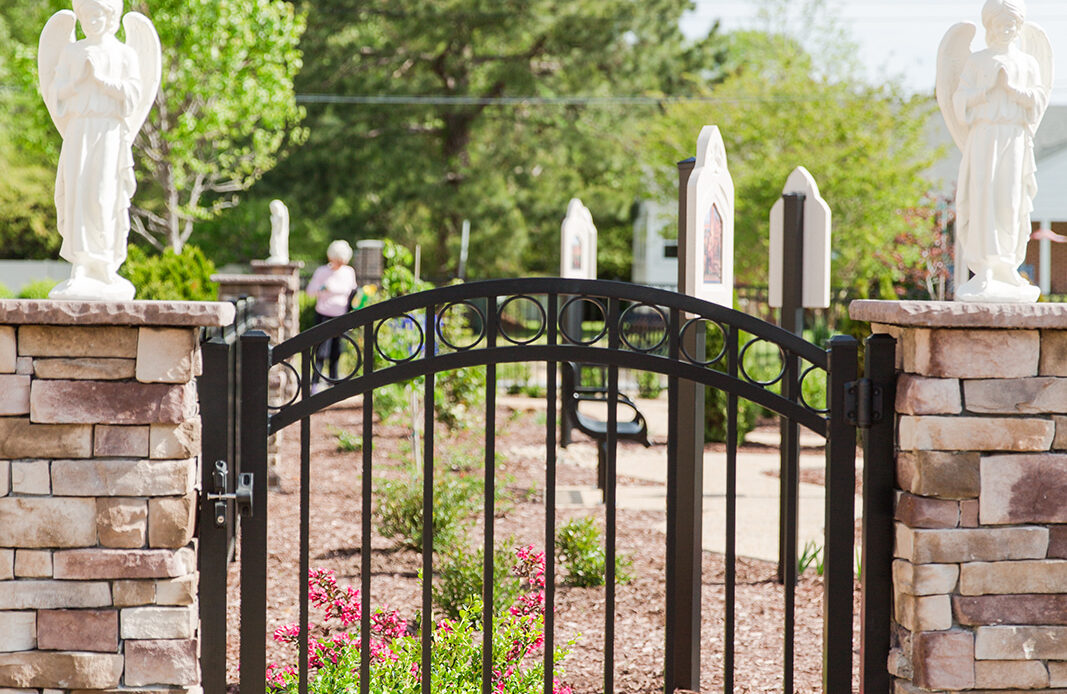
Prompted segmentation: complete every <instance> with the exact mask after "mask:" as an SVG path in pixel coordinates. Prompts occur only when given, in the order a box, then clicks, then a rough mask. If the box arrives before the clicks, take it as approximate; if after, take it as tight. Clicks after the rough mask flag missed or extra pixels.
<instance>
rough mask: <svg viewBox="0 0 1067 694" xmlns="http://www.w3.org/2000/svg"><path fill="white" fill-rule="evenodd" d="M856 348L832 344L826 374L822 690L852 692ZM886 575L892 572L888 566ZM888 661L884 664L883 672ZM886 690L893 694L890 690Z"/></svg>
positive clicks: (841, 339) (846, 341) (848, 341)
mask: <svg viewBox="0 0 1067 694" xmlns="http://www.w3.org/2000/svg"><path fill="white" fill-rule="evenodd" d="M858 357H859V354H858V345H857V343H856V340H855V339H854V338H852V337H850V336H847V335H838V336H836V337H834V338H832V339H831V340H830V351H829V359H828V366H827V370H828V371H829V378H828V381H829V382H828V385H827V394H826V396H827V406H828V407H829V410H830V414H829V421H828V422H827V427H826V516H825V518H826V522H825V524H824V525H825V533H826V543H825V547H824V549H823V557H824V560H825V567H824V571H823V631H824V634H823V674H822V676H823V691H826V692H848V691H852V593H853V581H852V576H853V573H852V571H853V561H854V554H853V547H854V541H855V540H854V538H855V533H856V427H855V426H854V425H853V424H850V423H849V421H848V419H849V417H848V412H847V408H846V406H845V396H846V390H847V388H848V387H849V384H853V383H854V382H855V381H856V374H857V369H858V365H857V359H858ZM886 568H887V570H888V568H889V567H886ZM885 663H886V661H885V660H884V659H883V660H882V667H883V668H884V667H885ZM886 691H889V690H888V689H886Z"/></svg>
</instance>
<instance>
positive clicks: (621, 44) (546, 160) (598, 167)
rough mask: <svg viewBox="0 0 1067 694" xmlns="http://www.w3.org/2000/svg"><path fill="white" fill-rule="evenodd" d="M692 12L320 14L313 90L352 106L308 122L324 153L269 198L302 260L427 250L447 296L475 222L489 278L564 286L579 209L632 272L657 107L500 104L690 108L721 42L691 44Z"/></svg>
mask: <svg viewBox="0 0 1067 694" xmlns="http://www.w3.org/2000/svg"><path fill="white" fill-rule="evenodd" d="M689 4H690V3H689V1H688V0H566V1H565V2H564V1H563V0H494V1H493V2H487V1H486V0H441V1H435V2H432V3H427V2H424V1H422V0H388V1H386V0H329V1H319V0H316V1H315V2H310V1H308V2H305V3H304V4H303V5H302V8H303V9H305V10H306V11H307V13H308V30H307V33H306V35H305V41H304V43H303V45H302V47H303V50H304V54H305V69H304V71H303V72H302V73H301V74H300V76H299V77H298V80H297V88H298V91H299V92H300V93H302V94H308V95H325V96H326V97H328V98H334V99H336V102H334V103H309V104H308V106H307V108H308V119H307V121H306V123H307V125H308V128H309V130H310V137H309V140H308V143H307V145H306V146H305V147H303V148H301V149H300V150H298V151H295V152H294V153H293V154H292V155H291V156H289V157H288V159H287V160H286V161H284V162H282V163H281V164H280V166H279V167H278V168H277V169H276V170H275V171H274V172H272V173H271V174H270V175H269V176H267V177H266V179H265V180H264V182H263V184H262V185H260V186H257V191H256V194H257V196H263V197H273V196H278V197H283V198H284V199H285V200H286V202H287V203H288V204H289V205H290V207H291V209H292V210H293V217H292V218H293V229H294V232H293V236H292V246H293V251H294V254H297V255H303V256H304V257H311V258H315V257H318V256H319V255H320V254H321V250H322V248H323V247H324V246H325V245H326V243H327V242H328V241H329V240H330V239H331V238H337V237H342V238H349V239H351V238H365V237H372V238H373V237H378V238H392V239H395V240H397V241H399V242H402V243H405V244H407V245H409V246H411V245H413V244H414V243H416V242H417V243H421V244H422V247H423V267H424V268H426V271H425V274H426V275H427V276H430V277H435V278H440V277H443V276H446V275H448V274H451V273H453V272H454V271H455V267H456V263H457V258H458V246H459V238H460V229H461V226H462V221H463V220H464V219H470V220H471V224H472V234H471V251H470V271H471V272H470V274H471V275H473V276H491V275H502V274H509V273H516V272H520V271H542V272H552V273H555V272H556V271H557V270H558V252H557V251H556V249H557V248H558V245H559V243H558V234H559V225H560V222H561V221H562V219H563V216H564V213H565V211H566V206H567V202H568V200H569V199H570V198H571V197H574V196H579V197H581V198H582V199H583V201H584V202H585V203H586V204H587V205H588V206H589V207H590V209H591V210H592V211H593V215H594V219H595V221H596V223H597V226H598V227H599V229H600V239H601V246H602V249H603V250H602V252H601V268H602V273H601V274H602V275H605V274H607V275H619V274H622V273H623V272H627V271H628V265H629V260H628V256H629V233H630V223H631V217H630V210H631V205H632V202H633V199H634V197H635V196H636V194H637V193H638V192H639V191H640V189H641V187H642V183H643V181H642V167H641V163H640V157H639V152H638V150H637V149H636V147H635V144H636V143H635V141H634V137H633V133H635V132H637V131H639V128H636V127H635V123H636V122H637V119H638V118H639V117H640V116H642V115H644V116H647V115H648V114H650V113H652V112H654V108H655V106H654V105H653V106H647V105H646V106H633V105H628V104H620V103H614V104H612V105H609V106H603V105H597V106H589V105H586V104H578V103H568V104H560V103H551V104H543V103H529V102H525V103H500V102H499V101H496V100H497V99H500V98H508V97H524V96H534V97H540V98H555V97H560V96H574V95H581V96H591V97H608V96H613V95H635V94H654V95H658V94H673V93H678V92H680V91H683V90H687V89H689V87H690V85H691V84H692V83H693V82H695V81H703V80H706V79H710V78H711V77H712V76H713V74H714V73H713V71H714V68H715V66H716V64H717V61H718V60H719V56H717V55H716V54H715V51H714V49H715V47H716V41H714V40H705V41H702V42H699V43H696V44H692V45H690V44H689V43H687V42H686V41H685V39H684V37H682V35H681V34H680V32H679V29H678V19H679V17H680V16H681V14H682V13H683V12H684V11H685V10H686V9H687V8H688V7H689ZM353 95H355V96H369V95H373V96H374V97H375V100H373V101H372V102H371V103H366V102H363V101H361V102H359V103H351V102H345V97H350V96H353ZM420 97H433V98H430V99H426V98H420ZM435 98H436V99H437V100H436V101H435V100H434V99H435ZM441 98H445V99H460V101H458V102H456V101H449V102H448V103H442V102H441ZM319 101H322V99H319Z"/></svg>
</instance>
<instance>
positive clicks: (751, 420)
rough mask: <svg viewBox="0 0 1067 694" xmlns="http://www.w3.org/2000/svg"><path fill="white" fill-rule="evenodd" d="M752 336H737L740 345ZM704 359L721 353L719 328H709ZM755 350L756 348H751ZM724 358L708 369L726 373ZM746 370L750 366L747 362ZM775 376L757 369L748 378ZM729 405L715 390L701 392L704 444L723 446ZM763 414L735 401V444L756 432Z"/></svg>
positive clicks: (760, 409) (747, 403)
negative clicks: (758, 421) (753, 431)
mask: <svg viewBox="0 0 1067 694" xmlns="http://www.w3.org/2000/svg"><path fill="white" fill-rule="evenodd" d="M751 338H752V336H751V335H748V334H747V333H742V334H741V335H740V336H739V341H740V343H741V344H742V345H744V344H745V341H746V340H749V339H751ZM705 347H706V356H705V359H711V358H713V357H715V356H716V355H718V354H719V352H721V351H722V333H721V332H720V331H719V330H718V328H715V327H713V326H712V325H708V327H707V333H706V339H705ZM753 349H755V346H754V347H753ZM725 362H726V357H725V356H724V357H723V358H722V360H721V361H718V362H716V363H715V364H713V365H712V366H711V368H713V369H715V370H716V371H721V372H725V371H726V364H725ZM746 366H750V364H749V363H748V362H747V360H746ZM773 375H774V374H770V375H769V376H768V375H767V374H765V373H763V370H761V369H759V368H750V369H749V376H751V377H753V378H757V379H759V380H770V377H773ZM728 404H729V400H728V395H727V394H726V393H725V392H723V391H721V390H718V389H717V388H705V389H704V440H705V441H715V442H718V443H725V442H726V424H727V405H728ZM762 413H763V407H761V406H760V405H757V404H755V403H753V402H751V401H749V400H745V399H744V398H738V399H737V443H738V445H740V444H742V443H744V441H745V437H746V436H748V433H749V432H750V431H752V430H753V429H755V428H756V422H757V420H758V419H759V417H760V415H761V414H762Z"/></svg>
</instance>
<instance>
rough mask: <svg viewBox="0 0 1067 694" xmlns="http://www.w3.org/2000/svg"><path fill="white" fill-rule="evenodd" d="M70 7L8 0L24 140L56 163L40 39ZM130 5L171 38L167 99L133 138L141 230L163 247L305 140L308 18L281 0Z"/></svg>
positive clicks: (166, 50)
mask: <svg viewBox="0 0 1067 694" xmlns="http://www.w3.org/2000/svg"><path fill="white" fill-rule="evenodd" d="M69 7H70V2H69V0H44V1H41V0H32V2H31V1H30V0H15V1H14V2H12V3H8V4H5V6H3V7H0V19H4V18H6V19H7V20H8V24H9V27H10V30H11V34H12V38H13V40H12V42H11V45H10V46H8V47H5V48H0V52H7V53H8V55H9V57H10V58H11V59H12V61H13V64H14V69H13V70H12V72H13V73H14V75H13V77H14V80H15V83H16V85H17V87H18V89H17V91H18V95H17V98H18V102H19V104H18V105H19V109H20V113H19V114H18V122H19V123H20V126H21V127H20V131H21V132H20V133H19V134H18V138H19V145H20V147H21V149H23V151H26V152H32V153H34V154H35V155H36V156H37V157H38V158H40V160H41V163H43V164H44V165H46V166H48V167H51V168H53V169H54V166H55V162H56V161H57V160H58V152H59V144H60V138H59V135H58V134H57V133H56V132H55V130H54V128H53V127H52V124H51V123H50V122H49V120H48V114H47V111H46V109H45V107H44V104H43V103H42V102H41V100H40V98H39V96H38V95H37V88H36V81H37V68H36V56H37V39H38V35H39V33H40V31H41V28H43V27H44V23H45V22H46V21H47V19H48V17H49V16H50V15H51V14H52V13H53V12H55V11H57V10H60V9H64V8H68V9H69ZM127 9H128V10H138V11H141V12H144V13H145V14H147V15H148V16H149V18H151V19H152V21H153V23H154V24H155V26H156V30H157V31H158V32H159V35H160V41H161V42H162V45H163V79H162V86H161V88H160V96H159V97H158V98H157V99H156V105H155V107H154V108H153V109H152V111H151V113H150V114H149V118H148V122H147V123H146V124H145V127H144V129H143V130H142V131H141V134H140V135H139V136H138V138H137V141H136V142H135V156H136V158H137V177H138V187H139V192H138V194H137V196H136V197H135V199H134V209H133V213H134V214H133V215H132V217H133V218H132V221H133V227H134V230H135V231H137V232H138V233H139V234H140V235H141V237H142V238H143V239H144V240H145V241H147V242H148V243H150V244H151V245H153V246H155V247H156V248H157V249H162V248H163V247H164V246H169V247H170V248H173V249H174V250H175V251H180V250H181V247H182V245H183V244H184V243H185V242H186V241H188V240H189V237H190V236H191V234H192V231H193V225H194V223H195V222H196V221H198V220H205V219H209V218H211V217H213V216H215V215H217V214H218V213H219V212H220V211H221V210H223V209H225V208H227V207H230V206H232V205H234V204H235V202H236V200H237V195H238V194H239V193H240V192H241V191H244V190H246V189H247V188H248V187H249V186H251V185H252V183H254V182H255V181H256V180H257V179H259V178H260V177H261V176H262V175H263V174H264V172H266V171H267V170H269V169H270V168H271V167H273V166H274V165H275V163H276V160H277V156H278V152H279V150H281V149H283V148H284V147H285V146H286V145H287V144H288V143H299V142H300V141H302V139H303V136H304V133H303V131H302V130H301V129H299V128H298V127H297V124H298V122H299V121H300V118H301V116H302V111H301V109H300V108H299V107H298V106H297V104H296V98H295V94H294V91H293V77H294V75H295V74H296V73H297V72H298V71H299V69H300V67H301V53H300V50H299V47H298V43H299V40H300V36H301V34H302V33H303V29H304V18H303V16H302V15H300V14H299V13H297V12H296V10H295V8H294V7H293V5H292V4H290V3H288V2H283V1H282V0H152V2H151V3H147V2H144V1H143V0H135V1H134V2H128V3H127ZM120 38H122V36H121V34H120ZM2 117H3V114H0V118H2Z"/></svg>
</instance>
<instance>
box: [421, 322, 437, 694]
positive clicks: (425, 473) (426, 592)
mask: <svg viewBox="0 0 1067 694" xmlns="http://www.w3.org/2000/svg"><path fill="white" fill-rule="evenodd" d="M436 316H437V309H436V307H434V306H433V305H430V306H427V307H426V316H425V318H426V330H425V332H424V333H423V337H424V340H423V349H424V351H423V359H425V360H427V361H431V360H432V359H433V358H434V353H435V352H436V351H437V349H436V341H435V339H434V338H435V337H436V334H435V332H434V328H435V325H434V324H435V322H436V321H435V320H434V319H435V318H436ZM435 376H436V375H435V374H434V373H433V372H432V371H431V372H430V373H428V374H426V381H425V387H424V388H423V401H422V422H423V424H422V667H421V668H420V670H421V672H420V673H419V674H420V675H421V677H422V693H423V694H431V692H430V674H431V673H430V663H431V659H432V655H433V652H432V649H433V594H432V591H431V588H432V586H433V478H434V470H433V447H434V435H433V434H434V432H433V422H434V416H433V414H434V413H433V389H434V381H435Z"/></svg>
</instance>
